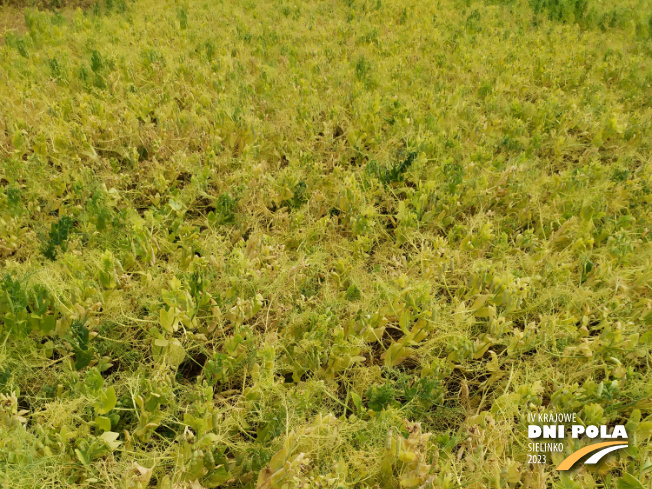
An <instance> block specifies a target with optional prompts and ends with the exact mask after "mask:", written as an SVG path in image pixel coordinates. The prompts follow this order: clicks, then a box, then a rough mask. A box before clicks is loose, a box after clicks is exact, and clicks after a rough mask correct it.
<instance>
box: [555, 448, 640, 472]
mask: <svg viewBox="0 0 652 489" xmlns="http://www.w3.org/2000/svg"><path fill="white" fill-rule="evenodd" d="M626 443H627V442H625V441H605V442H603V443H594V444H593V445H589V446H588V447H584V448H580V449H579V450H578V451H576V452H575V453H572V454H570V455H569V456H568V457H567V458H565V459H564V461H563V462H562V463H560V464H559V467H557V470H568V469H570V468H571V467H572V466H573V465H574V464H575V462H577V461H578V460H579V459H581V458H582V457H583V456H584V455H586V454H588V453H591V452H594V451H596V450H599V449H600V448H605V447H610V446H612V445H625V444H626Z"/></svg>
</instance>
